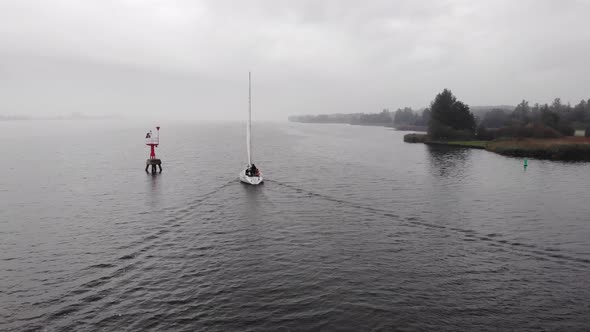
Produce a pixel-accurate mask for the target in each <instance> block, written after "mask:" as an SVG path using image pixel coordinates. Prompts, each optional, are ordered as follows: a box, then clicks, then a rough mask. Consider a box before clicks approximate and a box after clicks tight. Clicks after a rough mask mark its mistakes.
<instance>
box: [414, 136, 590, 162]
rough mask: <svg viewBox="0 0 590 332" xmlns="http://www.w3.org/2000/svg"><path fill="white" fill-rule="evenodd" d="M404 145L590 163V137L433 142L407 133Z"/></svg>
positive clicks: (426, 137)
mask: <svg viewBox="0 0 590 332" xmlns="http://www.w3.org/2000/svg"><path fill="white" fill-rule="evenodd" d="M404 142H407V143H424V144H428V145H445V146H456V147H463V148H473V149H485V150H487V151H490V152H494V153H498V154H501V155H505V156H512V157H527V158H538V159H549V160H565V161H590V138H588V137H573V136H570V137H562V138H543V139H541V138H513V139H498V140H493V141H433V140H430V138H429V137H428V135H426V134H408V135H405V136H404Z"/></svg>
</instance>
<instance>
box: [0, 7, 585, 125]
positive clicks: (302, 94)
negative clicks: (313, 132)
mask: <svg viewBox="0 0 590 332" xmlns="http://www.w3.org/2000/svg"><path fill="white" fill-rule="evenodd" d="M588 12H590V2H589V1H586V0H578V1H574V0H571V1H559V2H557V1H549V0H541V1H533V0H525V1H517V2H515V1H508V0H501V1H477V2H473V1H463V0H447V1H420V2H415V1H395V2H393V1H386V0H377V1H370V2H364V1H352V0H346V1H311V0H305V1H296V2H295V1H274V0H273V1H271V0H258V1H249V2H241V1H218V0H216V1H188V0H177V1H155V0H154V1H140V0H120V1H114V0H108V1H83V2H81V1H71V0H70V1H66V0H60V1H41V0H20V1H16V0H15V1H10V0H9V1H2V2H0V22H2V23H1V24H0V73H1V75H2V79H1V80H0V115H13V116H23V115H29V116H55V115H61V114H69V113H72V112H82V113H84V114H88V115H111V114H113V115H119V116H123V117H131V118H135V117H138V116H142V117H146V118H147V117H149V118H154V119H158V118H162V117H164V116H165V117H166V118H168V119H169V118H177V119H180V120H184V119H194V120H200V119H208V120H228V119H235V118H238V117H240V116H241V114H242V113H241V112H242V110H243V108H244V100H245V99H246V94H247V88H246V87H247V82H246V79H247V72H248V71H252V72H253V77H254V83H253V86H254V92H255V93H254V105H255V107H256V113H255V118H256V119H258V120H285V119H286V117H287V115H289V114H304V113H306V114H307V113H309V114H317V113H335V112H343V113H346V112H378V111H380V110H381V109H382V108H386V107H387V108H390V109H396V108H398V107H403V106H411V107H414V108H420V107H424V106H427V105H428V103H429V102H430V101H431V100H432V98H433V97H434V95H435V94H436V93H438V92H440V91H441V90H442V89H443V88H450V89H451V90H452V91H453V92H454V93H455V94H456V95H457V96H458V97H459V98H460V99H461V100H463V101H464V102H466V103H467V104H469V105H500V104H507V105H515V104H517V103H518V102H519V101H520V100H521V99H523V98H524V99H527V100H530V101H531V102H550V101H551V100H552V99H553V98H554V97H561V98H562V100H563V101H564V102H568V101H570V102H572V103H577V102H578V101H579V100H580V99H581V98H588V95H587V93H588V87H589V86H590V67H588V66H587V64H586V58H587V54H590V43H588V40H590V29H588V27H587V21H588V15H587V13H588Z"/></svg>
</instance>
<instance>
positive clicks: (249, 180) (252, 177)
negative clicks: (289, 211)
mask: <svg viewBox="0 0 590 332" xmlns="http://www.w3.org/2000/svg"><path fill="white" fill-rule="evenodd" d="M251 133H252V75H251V73H248V125H247V127H246V148H247V151H248V166H247V167H246V169H244V170H243V171H241V172H240V181H242V182H243V183H246V184H251V185H258V184H261V183H262V182H263V181H264V180H263V178H262V172H260V170H259V169H258V168H256V166H255V165H254V163H252V140H251V138H250V135H251Z"/></svg>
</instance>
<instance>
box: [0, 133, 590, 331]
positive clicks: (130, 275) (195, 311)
mask: <svg viewBox="0 0 590 332" xmlns="http://www.w3.org/2000/svg"><path fill="white" fill-rule="evenodd" d="M74 124H75V127H72V126H71V125H72V124H68V123H58V122H52V123H38V122H22V123H0V125H1V127H0V129H1V131H2V134H1V135H2V139H3V141H2V142H3V144H2V145H1V146H0V155H1V156H2V157H3V162H2V173H0V204H1V209H0V236H1V241H0V262H1V269H0V329H1V330H8V331H11V330H14V331H17V330H18V331H20V330H48V331H81V330H101V331H121V330H137V331H163V330H174V331H195V330H203V331H281V330H293V331H297V330H350V331H379V330H394V329H398V330H450V331H457V330H471V331H475V330H477V331H483V330H537V329H538V330H562V331H573V330H588V329H590V284H589V279H590V194H589V189H590V187H589V184H590V181H589V178H588V176H589V172H590V165H589V164H583V163H577V164H576V163H557V162H547V161H537V160H531V161H530V162H529V165H530V166H529V168H528V169H527V170H526V171H525V170H524V169H523V167H522V160H518V159H510V158H506V157H502V156H499V155H495V154H492V153H489V152H486V151H480V150H463V149H448V148H440V147H437V148H431V147H427V146H424V145H421V144H406V143H403V142H402V136H403V133H400V132H395V131H392V130H388V129H385V128H378V127H355V126H343V125H299V124H280V125H270V124H259V125H256V126H255V129H254V130H255V138H254V142H255V150H254V154H255V155H254V159H255V161H256V163H257V165H258V166H259V167H260V168H261V169H262V171H263V172H264V173H265V175H266V177H267V179H268V180H267V182H266V184H265V185H263V186H261V187H247V186H244V185H241V184H240V183H238V181H237V173H238V172H239V171H240V169H241V168H242V167H243V166H244V161H245V148H244V143H243V142H244V139H243V134H244V130H243V126H242V125H240V124H208V125H176V126H164V127H163V128H162V138H161V143H162V145H161V147H160V148H159V149H158V154H159V156H160V157H161V158H162V160H163V162H164V165H163V166H164V172H163V173H162V174H159V175H157V176H151V175H146V173H144V172H143V167H144V161H145V158H146V157H147V154H148V151H147V148H145V147H144V146H143V145H142V144H143V135H144V134H145V131H146V130H147V129H148V128H137V127H133V126H125V125H123V124H117V125H112V126H111V125H109V124H105V123H95V122H87V123H83V124H79V123H74ZM66 126H67V128H68V129H65V128H66Z"/></svg>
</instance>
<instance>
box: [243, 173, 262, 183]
mask: <svg viewBox="0 0 590 332" xmlns="http://www.w3.org/2000/svg"><path fill="white" fill-rule="evenodd" d="M240 181H242V182H243V183H246V184H251V185H258V184H262V182H263V181H264V179H263V178H262V173H260V176H248V175H246V170H243V171H241V172H240Z"/></svg>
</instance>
